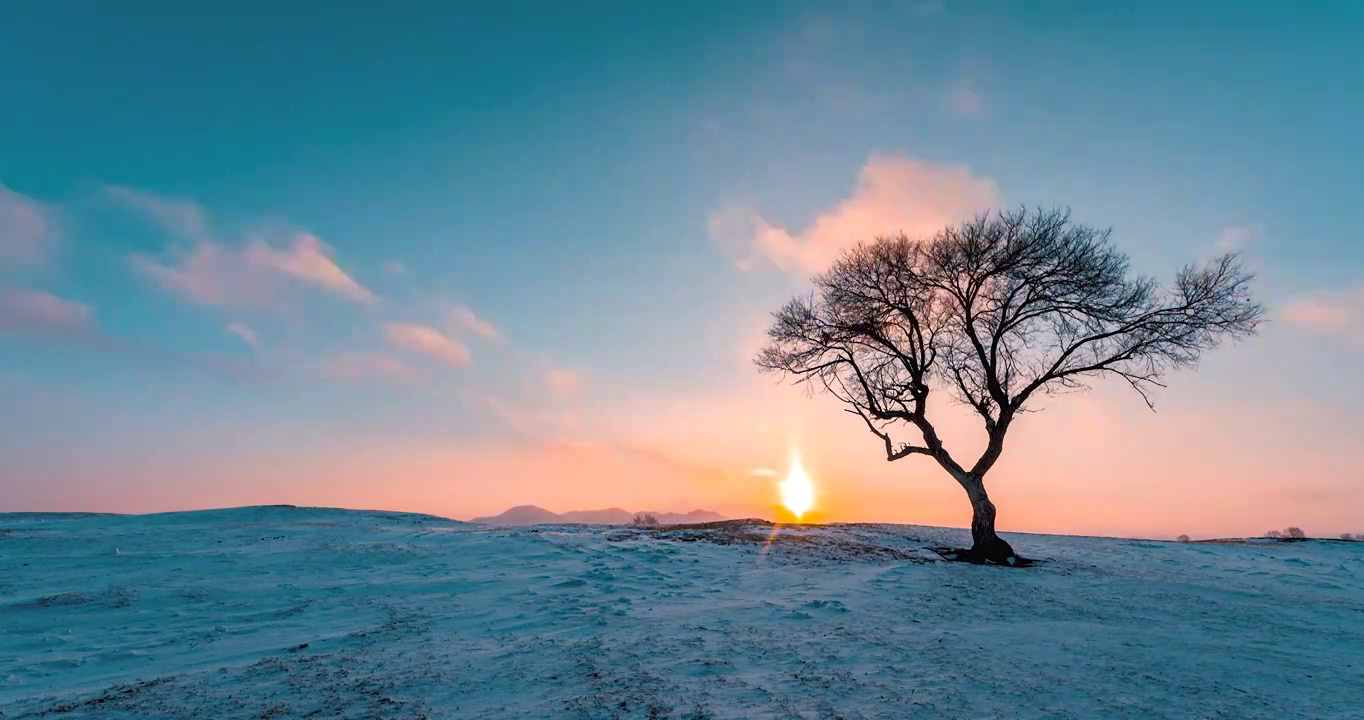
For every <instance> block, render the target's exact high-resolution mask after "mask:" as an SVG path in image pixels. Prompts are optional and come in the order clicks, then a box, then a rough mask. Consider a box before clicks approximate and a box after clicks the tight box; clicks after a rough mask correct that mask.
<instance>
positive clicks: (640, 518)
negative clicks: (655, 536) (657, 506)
mask: <svg viewBox="0 0 1364 720" xmlns="http://www.w3.org/2000/svg"><path fill="white" fill-rule="evenodd" d="M633 524H634V525H637V526H640V527H653V526H655V525H657V524H658V517H657V516H655V515H654V514H653V513H635V518H634V521H633Z"/></svg>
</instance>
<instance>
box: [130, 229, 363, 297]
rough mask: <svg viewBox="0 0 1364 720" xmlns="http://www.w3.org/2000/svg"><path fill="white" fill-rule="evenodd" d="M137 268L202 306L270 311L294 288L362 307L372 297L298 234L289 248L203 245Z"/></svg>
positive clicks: (136, 261) (142, 259) (138, 261)
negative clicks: (313, 290)
mask: <svg viewBox="0 0 1364 720" xmlns="http://www.w3.org/2000/svg"><path fill="white" fill-rule="evenodd" d="M133 266H134V267H136V268H137V269H138V270H140V271H142V272H143V273H145V274H146V275H147V276H148V277H150V278H152V279H153V280H155V281H156V282H157V283H158V284H159V285H161V286H162V287H164V288H166V289H167V290H170V291H172V292H175V293H177V294H180V295H183V296H185V297H187V298H189V299H190V300H191V301H193V302H196V303H199V304H200V305H218V306H224V307H271V306H274V305H277V304H278V303H279V301H280V299H281V298H282V297H283V296H284V295H285V294H286V293H287V291H288V290H289V288H290V287H291V285H293V284H302V285H305V286H310V287H313V288H317V289H321V290H324V291H328V292H330V293H333V294H337V295H341V296H344V297H346V298H348V299H350V300H354V301H356V302H361V303H372V302H374V299H375V298H374V295H373V294H372V293H370V291H369V290H367V289H365V288H364V287H362V286H361V285H360V284H358V283H356V282H355V281H354V280H352V279H351V278H350V276H348V275H347V274H346V273H345V271H343V270H342V269H341V268H340V267H338V266H337V265H336V263H335V261H333V260H332V259H331V257H330V255H329V251H328V249H327V247H326V246H325V245H324V244H322V242H321V241H320V240H318V239H317V238H316V237H315V236H313V235H310V234H308V233H298V234H296V235H295V236H294V237H293V238H292V242H290V243H289V244H288V245H287V246H286V247H285V248H283V249H278V248H275V247H273V246H271V245H269V244H267V243H266V242H264V241H263V240H260V239H257V240H253V241H251V242H250V243H248V244H247V245H246V246H244V247H242V248H231V247H227V246H224V245H221V244H219V243H216V242H213V241H211V240H202V241H199V242H198V243H196V244H195V245H194V248H193V249H192V250H190V251H189V252H184V251H183V250H181V251H173V253H172V257H171V258H169V259H167V260H157V259H153V258H150V257H147V256H145V255H137V256H134V257H133Z"/></svg>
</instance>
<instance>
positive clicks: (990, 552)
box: [970, 481, 1018, 565]
mask: <svg viewBox="0 0 1364 720" xmlns="http://www.w3.org/2000/svg"><path fill="white" fill-rule="evenodd" d="M976 482H977V485H979V482H980V481H976ZM970 495H971V510H972V513H971V556H972V559H973V560H974V561H975V562H994V563H1000V564H1001V565H1014V564H1016V563H1017V562H1018V556H1017V555H1015V554H1014V549H1013V548H1012V547H1010V546H1009V543H1007V542H1005V541H1004V539H1003V538H1001V537H1000V536H999V535H996V534H995V504H994V503H992V502H990V496H989V495H986V494H985V487H984V486H983V485H981V486H980V492H979V493H978V494H977V493H970Z"/></svg>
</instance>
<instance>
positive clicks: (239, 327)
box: [226, 320, 260, 349]
mask: <svg viewBox="0 0 1364 720" xmlns="http://www.w3.org/2000/svg"><path fill="white" fill-rule="evenodd" d="M226 330H227V331H228V332H230V333H232V334H233V335H236V336H237V337H239V338H241V339H242V342H244V343H246V344H247V345H250V346H251V347H252V348H253V349H256V348H259V347H260V338H259V337H258V336H257V335H256V331H255V330H252V329H251V328H250V326H248V325H247V324H246V323H242V322H238V321H236V320H233V321H231V322H229V323H228V324H227V326H226Z"/></svg>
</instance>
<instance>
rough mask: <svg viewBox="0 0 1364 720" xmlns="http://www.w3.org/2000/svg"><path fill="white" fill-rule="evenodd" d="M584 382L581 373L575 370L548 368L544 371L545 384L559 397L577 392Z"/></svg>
mask: <svg viewBox="0 0 1364 720" xmlns="http://www.w3.org/2000/svg"><path fill="white" fill-rule="evenodd" d="M584 382H585V378H584V377H583V374H582V373H580V372H577V371H576V370H564V369H560V368H550V369H549V370H547V371H545V385H546V386H547V387H548V388H549V391H550V392H551V393H553V394H555V395H558V396H560V397H565V396H569V395H576V394H578V392H579V391H581V390H582V389H583V384H584Z"/></svg>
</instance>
